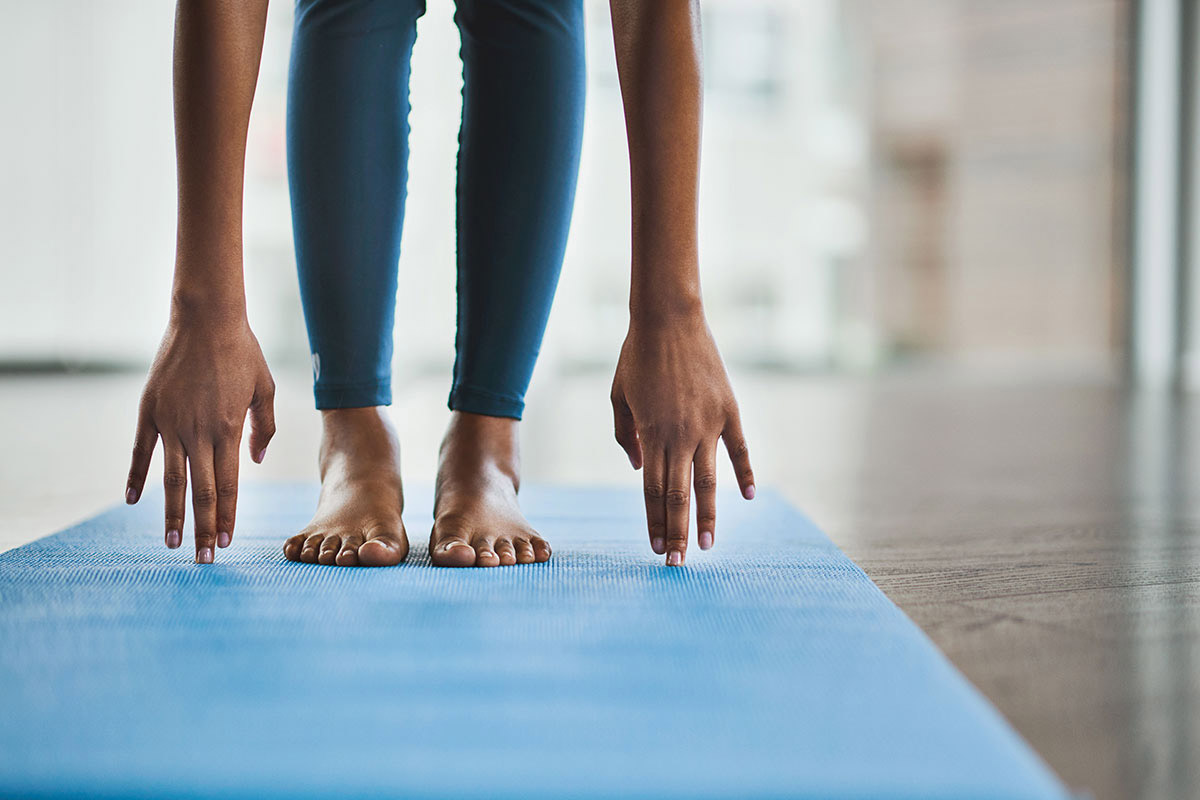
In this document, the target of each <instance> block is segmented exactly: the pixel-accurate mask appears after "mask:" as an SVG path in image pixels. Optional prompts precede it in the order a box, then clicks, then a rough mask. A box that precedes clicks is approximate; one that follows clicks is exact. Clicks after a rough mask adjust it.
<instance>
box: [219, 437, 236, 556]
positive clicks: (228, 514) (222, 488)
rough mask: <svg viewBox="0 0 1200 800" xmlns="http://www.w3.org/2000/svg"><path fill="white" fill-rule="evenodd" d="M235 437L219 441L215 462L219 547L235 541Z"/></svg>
mask: <svg viewBox="0 0 1200 800" xmlns="http://www.w3.org/2000/svg"><path fill="white" fill-rule="evenodd" d="M241 438H242V437H241V435H240V434H239V435H238V436H237V438H235V439H232V440H230V439H226V440H225V441H222V442H218V443H217V447H216V453H215V457H214V459H213V464H214V467H215V469H216V488H217V547H229V543H230V542H231V541H233V526H234V523H235V522H236V520H237V496H238V445H240V444H241Z"/></svg>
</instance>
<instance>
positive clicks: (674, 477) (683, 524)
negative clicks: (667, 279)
mask: <svg viewBox="0 0 1200 800" xmlns="http://www.w3.org/2000/svg"><path fill="white" fill-rule="evenodd" d="M612 404H613V416H614V419H615V423H616V436H617V443H618V444H620V445H621V447H622V448H623V449H624V450H625V452H626V454H628V456H629V461H630V463H632V464H633V468H634V469H642V483H643V488H644V491H645V495H646V521H647V524H648V528H649V532H650V547H651V548H652V549H653V550H654V552H655V553H658V554H659V555H662V554H664V553H666V555H667V564H670V565H672V566H679V565H681V564H682V563H683V560H684V557H685V555H686V554H687V546H688V524H689V516H690V514H689V506H690V502H689V500H690V497H691V491H690V490H691V487H692V486H695V489H696V530H697V543H698V544H699V545H700V549H701V550H707V549H709V548H710V547H712V546H713V542H714V537H715V535H716V521H717V507H716V488H717V439H724V441H725V449H726V450H727V451H728V453H729V458H730V460H731V461H732V462H733V468H734V472H735V473H736V475H737V481H738V485H739V486H740V487H741V490H742V496H743V497H745V498H746V499H747V500H749V499H751V498H753V497H754V471H753V470H752V469H751V468H750V453H749V450H748V449H747V447H746V440H745V437H743V435H742V424H741V420H740V418H739V416H738V405H737V401H736V400H735V399H734V397H733V389H732V388H731V387H730V385H729V376H728V375H726V373H725V365H724V364H723V363H722V361H721V354H720V353H718V352H717V345H716V342H715V341H713V337H712V333H711V332H710V331H709V329H708V323H707V322H706V321H705V319H704V314H703V312H701V311H695V312H687V313H684V314H682V315H680V316H660V317H658V318H656V319H654V320H653V321H645V320H636V319H635V320H633V321H631V322H630V326H629V333H628V334H627V335H626V337H625V343H624V345H622V347H621V357H620V360H619V361H618V362H617V374H616V377H615V378H614V379H613V387H612Z"/></svg>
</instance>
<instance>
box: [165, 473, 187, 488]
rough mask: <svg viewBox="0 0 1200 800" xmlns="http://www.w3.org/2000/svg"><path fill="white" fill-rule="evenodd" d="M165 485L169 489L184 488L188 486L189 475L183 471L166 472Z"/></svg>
mask: <svg viewBox="0 0 1200 800" xmlns="http://www.w3.org/2000/svg"><path fill="white" fill-rule="evenodd" d="M163 486H165V487H166V488H168V489H182V488H183V487H184V486H187V477H185V476H184V474H183V473H182V472H164V473H163Z"/></svg>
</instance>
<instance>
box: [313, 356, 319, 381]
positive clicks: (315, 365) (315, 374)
mask: <svg viewBox="0 0 1200 800" xmlns="http://www.w3.org/2000/svg"><path fill="white" fill-rule="evenodd" d="M312 356H313V380H314V381H317V380H320V379H321V354H320V353H313V354H312Z"/></svg>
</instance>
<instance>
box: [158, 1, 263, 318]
mask: <svg viewBox="0 0 1200 800" xmlns="http://www.w3.org/2000/svg"><path fill="white" fill-rule="evenodd" d="M266 10H267V0H179V3H178V5H177V7H176V14H175V58H174V87H175V155H176V163H177V173H178V191H179V198H178V227H177V234H176V235H177V241H176V258H175V282H174V289H173V293H172V297H173V304H174V308H175V311H176V312H177V313H184V314H187V313H190V312H191V311H193V310H196V309H205V310H210V309H211V310H212V311H213V312H214V313H217V312H222V313H232V314H244V313H245V289H244V284H243V277H242V193H243V182H244V177H245V161H246V130H247V127H248V125H249V122H250V107H251V104H252V103H253V100H254V87H255V84H256V83H257V80H258V68H259V62H260V60H261V57H262V45H263V34H264V31H265V28H266Z"/></svg>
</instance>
